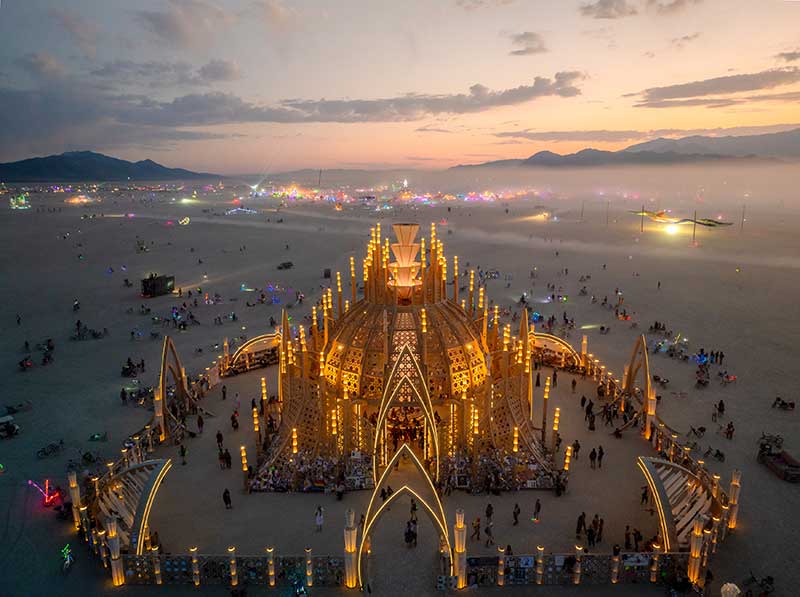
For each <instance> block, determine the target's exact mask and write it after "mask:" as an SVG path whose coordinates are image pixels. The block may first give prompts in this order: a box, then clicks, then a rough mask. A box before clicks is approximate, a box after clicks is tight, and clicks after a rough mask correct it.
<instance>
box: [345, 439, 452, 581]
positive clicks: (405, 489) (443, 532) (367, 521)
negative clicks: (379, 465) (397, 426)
mask: <svg viewBox="0 0 800 597" xmlns="http://www.w3.org/2000/svg"><path fill="white" fill-rule="evenodd" d="M403 452H407V453H408V454H409V455H410V456H411V461H412V462H413V463H414V465H415V466H416V467H417V470H418V471H419V472H420V473H421V475H422V477H423V478H424V479H425V481H426V482H427V487H428V489H430V490H431V494H432V495H433V497H434V498H435V499H436V506H437V511H438V514H437V511H434V509H433V508H432V507H431V506H430V504H428V502H427V500H425V498H423V497H422V496H420V495H419V494H418V493H417V492H416V491H414V490H413V489H412V488H411V487H409V486H408V485H403V486H402V487H401V488H400V489H398V490H397V491H395V492H394V493H392V495H391V496H389V498H388V499H387V500H386V501H385V502H383V503H382V504H381V505H380V506H379V507H378V509H377V510H375V512H372V508H373V505H374V503H375V498H376V497H378V496H379V495H380V488H381V487H382V486H383V484H384V481H386V479H387V477H389V475H390V474H391V472H392V467H393V466H394V465H395V464H396V463H397V461H398V460H399V458H400V455H401V454H402V453H403ZM404 493H409V494H411V496H413V497H415V498H416V499H417V501H418V502H419V503H420V504H422V505H423V506H424V507H425V511H426V512H428V514H429V515H430V517H431V518H432V519H433V522H434V523H435V525H436V527H437V528H438V529H439V534H440V537H444V540H445V543H446V544H447V551H448V561H449V566H450V571H449V572H450V576H452V575H453V547H452V545H451V544H450V534H449V533H448V531H447V519H446V518H445V515H444V506H442V501H441V500H440V499H439V494H437V493H436V488H435V487H434V485H433V482H432V481H431V478H430V475H428V473H427V471H425V468H424V467H423V466H422V463H421V462H420V461H419V459H418V458H417V457H416V455H415V454H414V451H413V450H412V449H411V448H409V447H408V444H406V443H403V445H402V446H400V449H399V450H397V452H395V454H394V456H392V458H391V460H389V463H388V465H387V466H386V469H385V470H384V471H383V473H382V474H381V478H380V480H379V482H378V483H376V484H375V489H374V490H373V492H372V497H371V498H370V500H369V505H368V506H367V513H366V516H365V518H364V530H363V531H362V533H361V543H360V545H359V548H358V565H357V569H358V585H359V586H360V587H361V588H363V587H364V582H363V577H362V572H361V560H362V555H363V553H364V546H365V543H366V539H367V537H369V533H370V531H371V530H372V528H373V527H374V525H375V523H376V522H377V521H378V519H379V518H380V517H381V515H382V514H383V513H384V512H385V511H386V510H387V508H388V507H389V506H390V505H391V503H392V501H394V500H395V499H397V498H398V497H400V496H401V495H403V494H404Z"/></svg>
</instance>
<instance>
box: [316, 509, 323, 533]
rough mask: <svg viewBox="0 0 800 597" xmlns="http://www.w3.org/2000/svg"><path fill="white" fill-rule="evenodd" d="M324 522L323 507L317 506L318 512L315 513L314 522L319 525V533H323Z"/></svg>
mask: <svg viewBox="0 0 800 597" xmlns="http://www.w3.org/2000/svg"><path fill="white" fill-rule="evenodd" d="M323 521H324V515H323V514H322V506H317V510H316V512H314V522H315V523H316V525H317V532H318V533H321V532H322V523H323Z"/></svg>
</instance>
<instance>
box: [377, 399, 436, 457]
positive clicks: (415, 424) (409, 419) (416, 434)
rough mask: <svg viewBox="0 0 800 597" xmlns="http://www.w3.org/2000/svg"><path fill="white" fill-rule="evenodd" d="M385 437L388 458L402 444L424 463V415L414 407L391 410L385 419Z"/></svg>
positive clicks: (399, 407)
mask: <svg viewBox="0 0 800 597" xmlns="http://www.w3.org/2000/svg"><path fill="white" fill-rule="evenodd" d="M386 436H387V438H388V440H389V446H388V456H389V458H391V457H392V456H394V454H395V452H397V450H398V448H399V447H400V446H402V445H403V444H404V443H405V444H408V446H409V447H410V448H411V449H412V451H413V452H414V454H415V455H416V456H417V458H419V459H420V460H421V461H423V462H425V460H426V457H425V447H426V440H427V438H426V433H425V415H424V413H423V412H422V409H420V408H417V407H415V406H397V407H395V408H391V409H390V410H389V413H388V415H387V417H386Z"/></svg>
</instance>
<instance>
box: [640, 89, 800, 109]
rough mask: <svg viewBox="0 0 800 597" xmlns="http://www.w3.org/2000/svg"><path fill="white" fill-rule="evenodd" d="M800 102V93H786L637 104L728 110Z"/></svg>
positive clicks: (644, 106)
mask: <svg viewBox="0 0 800 597" xmlns="http://www.w3.org/2000/svg"><path fill="white" fill-rule="evenodd" d="M797 101H800V91H790V92H786V93H765V94H761V95H748V96H740V97H727V98H722V97H721V98H693V99H685V100H654V101H646V102H640V103H638V104H635V106H636V107H637V108H685V107H693V106H701V107H706V108H727V107H729V106H739V105H744V104H752V103H758V102H797Z"/></svg>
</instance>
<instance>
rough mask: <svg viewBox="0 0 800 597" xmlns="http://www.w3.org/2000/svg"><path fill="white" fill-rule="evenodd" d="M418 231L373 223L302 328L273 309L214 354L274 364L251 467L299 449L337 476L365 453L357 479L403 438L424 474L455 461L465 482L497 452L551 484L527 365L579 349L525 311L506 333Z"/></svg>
mask: <svg viewBox="0 0 800 597" xmlns="http://www.w3.org/2000/svg"><path fill="white" fill-rule="evenodd" d="M418 228H419V227H418V225H417V224H395V225H394V226H393V229H394V233H395V237H396V242H394V243H390V241H389V239H388V238H384V237H383V236H382V232H381V227H380V224H378V225H377V226H375V227H374V228H372V229H371V232H370V240H369V243H368V245H367V251H366V256H365V257H364V259H363V261H362V264H361V265H362V278H361V281H360V284H359V281H358V280H357V278H356V264H355V259H354V258H353V257H351V258H350V280H349V288H345V287H343V281H342V277H341V274H340V273H337V274H336V280H335V286H334V287H332V288H329V289H328V290H327V291H326V293H325V294H324V295H323V297H322V301H321V304H320V305H319V308H317V306H315V307H314V308H313V309H312V319H311V325H310V327H309V328H308V330H306V328H304V327H303V326H292V325H290V323H289V318H288V316H287V312H286V311H284V313H283V317H282V322H281V327H280V332H279V333H277V334H273V335H267V336H260V337H258V338H254V339H253V340H251V341H250V342H248V343H246V344H245V345H243V346H241V347H240V348H239V350H238V351H237V352H236V353H235V354H234V355H233V356H232V357H231V356H230V355H228V354H227V353H226V355H225V357H224V373H223V374H225V373H227V372H230V371H242V370H247V369H249V368H251V367H255V366H258V365H259V364H262V363H264V362H265V361H266V360H267V357H266V356H265V355H266V354H267V353H269V352H270V351H272V353H273V354H275V353H277V355H276V356H277V357H278V359H279V399H278V402H277V404H276V405H275V407H274V409H273V412H274V417H275V419H276V420H277V423H278V424H277V433H276V434H275V436H274V438H273V439H272V441H271V442H270V443H269V445H267V446H265V450H264V456H263V458H262V464H263V466H267V467H268V466H270V465H271V464H272V463H273V462H275V461H281V462H282V461H285V460H286V459H287V458H291V457H292V455H294V454H298V453H301V454H304V455H325V456H328V457H334V458H336V459H337V460H339V461H340V462H342V463H343V464H344V466H345V468H346V469H347V472H348V473H349V472H351V470H352V469H353V467H358V468H359V470H363V469H364V467H363V462H364V461H365V459H369V460H371V466H370V467H369V468H370V469H371V475H368V476H371V477H372V483H370V482H369V480H367V482H366V483H364V485H361V486H364V487H366V486H372V485H373V484H374V482H375V481H376V480H377V478H378V477H379V476H380V474H381V471H382V469H383V467H385V466H386V464H387V462H388V461H389V459H391V457H392V455H393V454H394V452H395V451H396V450H397V449H398V446H399V445H402V444H403V443H408V444H409V445H410V446H412V447H413V449H414V450H415V453H416V455H417V456H418V457H419V459H420V461H422V462H424V463H425V466H426V468H427V470H428V471H429V473H430V474H431V475H432V477H433V478H434V479H435V480H439V478H440V476H441V475H442V474H443V472H447V474H452V473H453V469H455V468H458V472H459V473H460V474H461V473H463V474H467V475H469V476H471V477H472V478H473V482H476V481H478V479H476V478H475V476H476V475H477V474H478V469H477V463H478V462H480V461H484V462H486V461H487V459H489V460H499V459H506V462H508V461H509V459H510V460H511V461H512V462H513V463H514V464H515V465H517V466H519V467H521V468H522V467H524V468H525V469H526V470H528V471H529V478H528V482H529V483H528V486H530V487H550V486H552V482H553V479H552V476H551V471H552V469H553V467H552V461H551V452H552V443H551V442H550V441H549V440H551V439H553V441H554V437H555V434H554V433H552V432H550V431H549V430H548V429H547V419H548V413H547V395H546V394H547V388H546V387H541V388H535V383H534V376H535V369H536V367H537V365H538V364H540V363H543V362H548V363H550V364H557V365H558V366H561V367H570V366H575V367H577V366H579V365H580V364H581V361H582V360H584V361H585V348H584V354H583V356H582V355H580V354H578V353H577V352H576V351H575V350H574V349H572V347H571V346H570V345H569V344H568V343H566V342H565V341H563V340H560V339H558V338H555V337H553V336H549V335H546V334H542V335H537V334H535V333H534V331H533V330H532V329H531V328H530V327H529V323H528V316H527V312H524V311H523V313H522V317H520V319H519V321H520V323H519V324H518V325H515V327H514V329H512V326H511V325H510V324H506V325H501V323H500V318H499V309H498V307H496V306H495V307H494V308H492V307H491V306H490V304H489V300H488V298H487V296H486V295H485V292H484V287H482V286H480V287H479V285H478V284H476V279H475V271H474V270H467V269H464V270H462V269H461V268H460V267H459V263H458V257H453V259H452V261H451V262H449V263H448V260H447V258H446V257H445V253H444V245H443V243H442V241H441V240H440V239H439V238H437V235H436V226H435V224H432V225H431V229H430V237H429V238H428V239H425V238H422V239H419V240H417V234H418ZM448 266H450V267H448ZM537 391H538V392H539V393H538V395H537ZM537 401H538V404H537ZM534 412H536V413H537V415H536V417H534ZM556 425H557V424H556ZM556 431H557V427H556ZM548 444H550V445H548ZM457 463H459V464H458V466H457ZM445 465H447V466H445ZM445 469H446V471H445ZM463 474H462V477H463ZM350 478H351V479H356V477H354V476H352V475H350ZM483 481H484V480H483V479H482V480H481V482H483ZM353 484H354V485H356V486H359V484H360V483H359V482H358V481H355V482H354V483H353Z"/></svg>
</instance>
